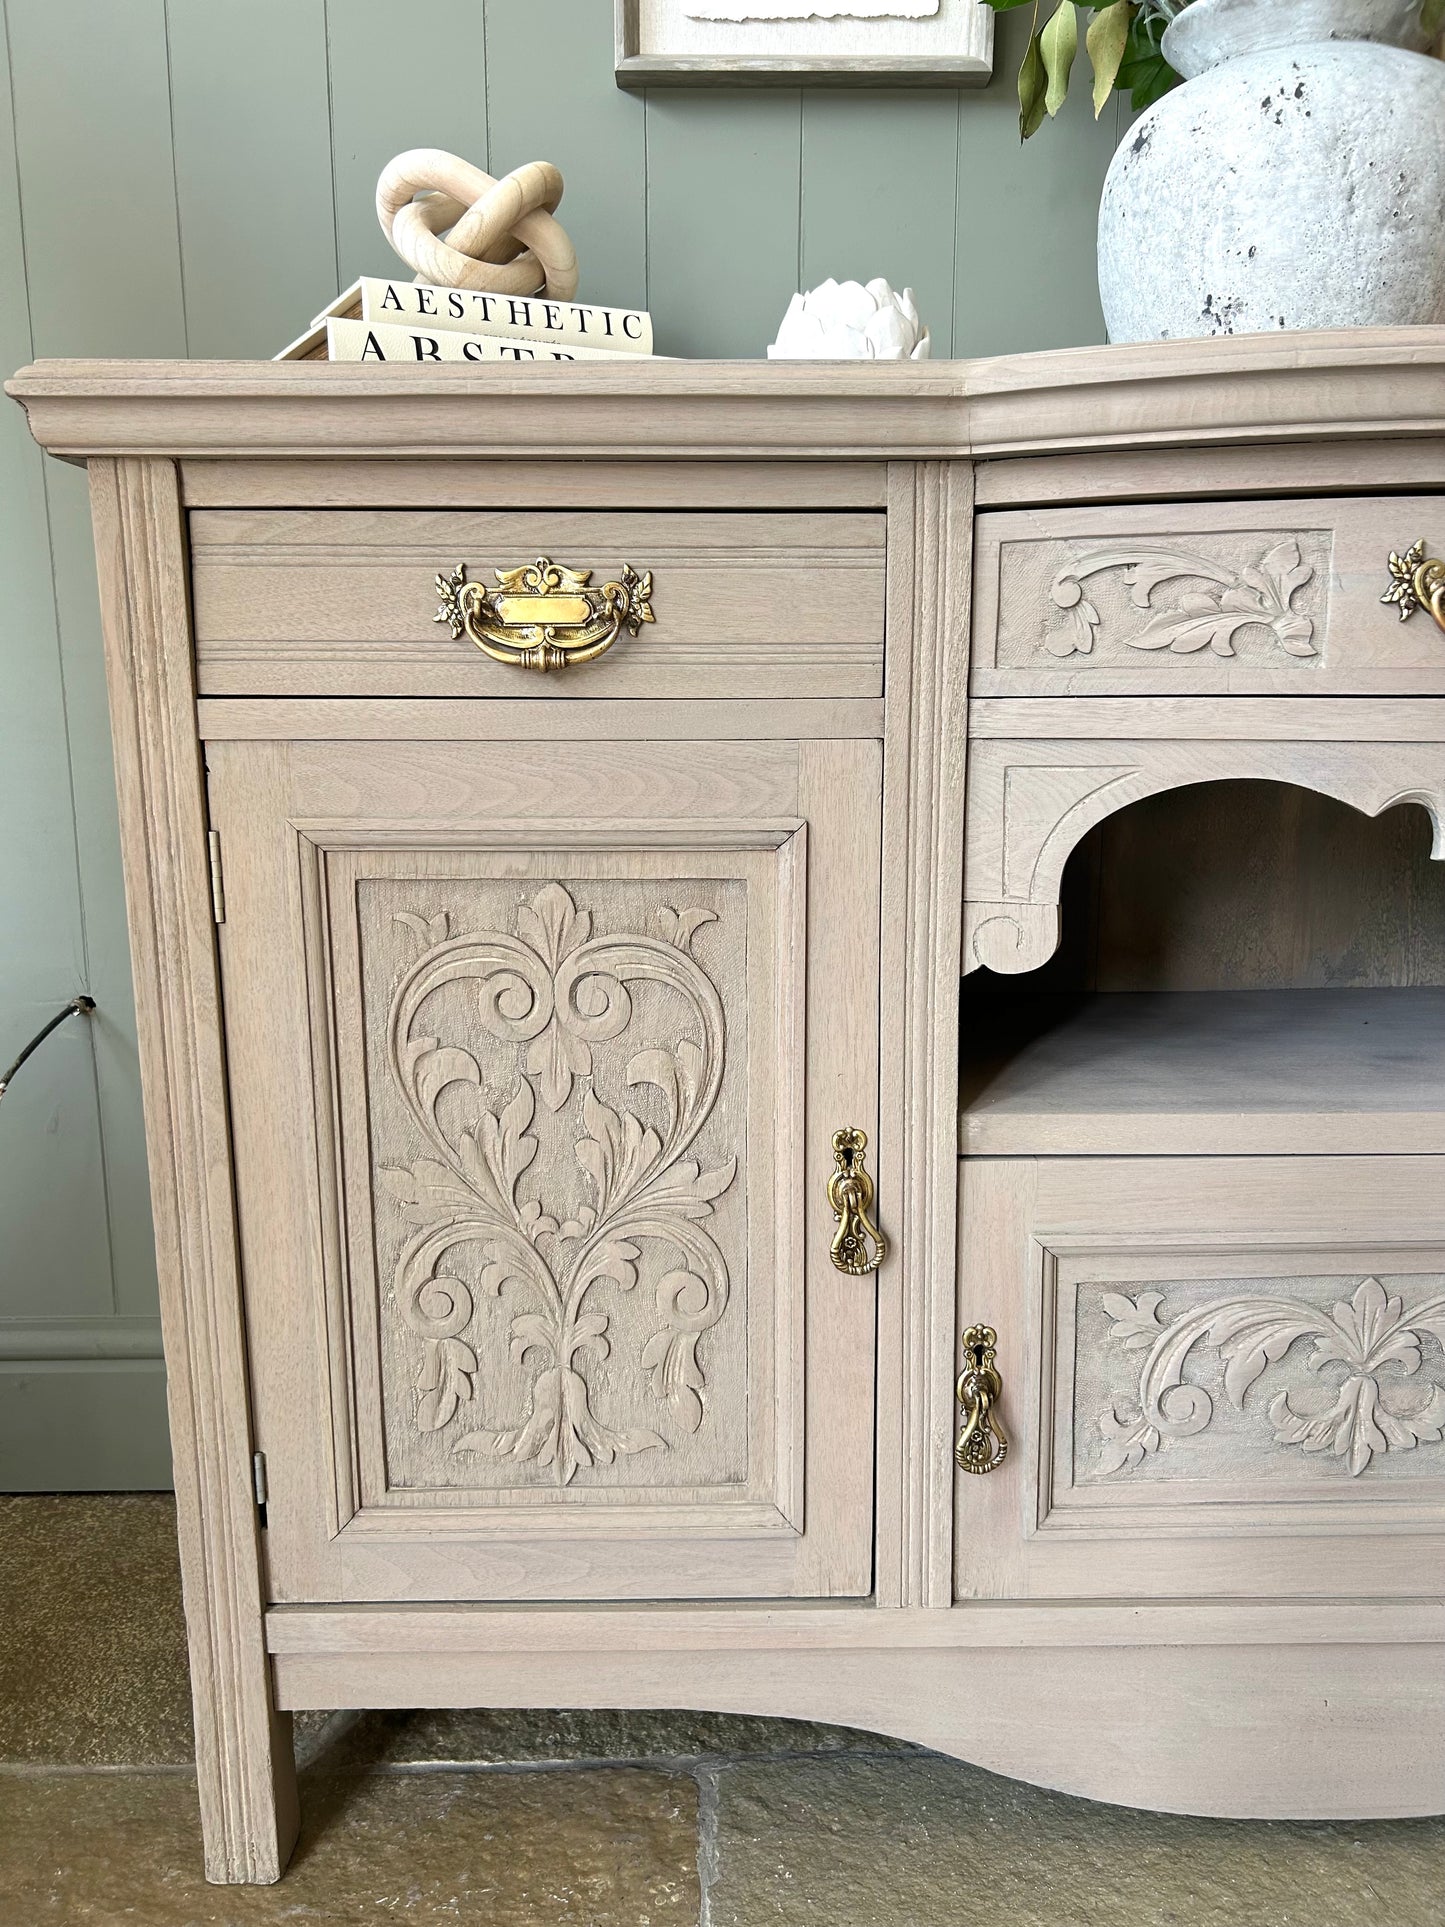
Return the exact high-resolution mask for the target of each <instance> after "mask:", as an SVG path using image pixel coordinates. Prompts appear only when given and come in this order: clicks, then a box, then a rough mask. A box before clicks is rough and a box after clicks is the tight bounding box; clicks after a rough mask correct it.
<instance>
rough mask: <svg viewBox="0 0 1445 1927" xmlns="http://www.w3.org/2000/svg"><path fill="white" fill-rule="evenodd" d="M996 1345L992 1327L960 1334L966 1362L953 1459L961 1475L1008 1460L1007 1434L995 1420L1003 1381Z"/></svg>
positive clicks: (961, 1378)
mask: <svg viewBox="0 0 1445 1927" xmlns="http://www.w3.org/2000/svg"><path fill="white" fill-rule="evenodd" d="M997 1346H998V1333H997V1332H996V1331H995V1330H994V1328H993V1326H992V1325H970V1326H969V1328H968V1330H967V1331H966V1332H965V1333H964V1334H963V1351H964V1358H965V1360H966V1361H967V1362H966V1363H965V1365H964V1368H963V1371H962V1373H961V1374H960V1375H959V1380H958V1403H959V1406H960V1408H961V1409H962V1412H963V1430H962V1431H961V1432H960V1433H959V1435H958V1444H957V1446H956V1447H955V1448H954V1454H953V1456H954V1457H955V1458H956V1459H957V1460H958V1463H959V1465H960V1467H961V1468H962V1469H963V1470H964V1471H965V1472H997V1470H998V1468H999V1467H1000V1466H1001V1465H1002V1464H1003V1462H1004V1460H1005V1459H1006V1458H1007V1457H1008V1434H1007V1433H1006V1432H1005V1431H1004V1429H1003V1427H1002V1425H1000V1423H999V1418H998V1402H999V1400H1000V1399H1001V1398H1002V1397H1003V1380H1002V1379H1001V1378H1000V1377H999V1370H998V1358H997Z"/></svg>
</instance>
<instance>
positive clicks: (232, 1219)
mask: <svg viewBox="0 0 1445 1927" xmlns="http://www.w3.org/2000/svg"><path fill="white" fill-rule="evenodd" d="M90 496H91V509H92V513H93V516H94V521H95V540H96V560H97V567H98V570H99V576H100V597H101V627H102V629H103V632H104V635H105V657H106V675H107V679H108V681H109V685H110V709H111V728H112V735H113V740H114V744H115V775H116V793H117V798H118V801H119V805H120V833H121V852H122V855H123V857H124V860H125V882H126V911H127V916H128V920H129V924H130V941H131V960H132V964H133V967H134V978H135V990H136V1028H137V1038H138V1043H139V1051H140V1068H141V1081H142V1085H143V1087H144V1093H145V1117H146V1148H147V1151H148V1153H149V1159H150V1176H151V1210H152V1217H153V1220H154V1224H155V1233H156V1270H157V1274H158V1276H159V1280H160V1304H161V1330H162V1336H163V1339H164V1343H165V1354H166V1398H167V1402H168V1404H169V1407H170V1419H171V1448H172V1449H171V1456H172V1463H173V1466H174V1470H175V1481H176V1524H177V1529H178V1532H179V1536H180V1554H181V1586H182V1590H183V1592H184V1594H185V1605H186V1631H187V1638H188V1641H189V1649H190V1662H191V1696H192V1700H193V1704H194V1708H195V1724H196V1782H197V1788H198V1791H199V1794H200V1801H201V1827H202V1831H203V1832H204V1835H205V1844H206V1877H207V1879H209V1880H214V1881H218V1882H242V1881H253V1882H258V1883H262V1882H269V1881H272V1880H279V1879H280V1878H281V1874H282V1871H283V1869H284V1868H285V1865H286V1862H287V1860H288V1859H289V1857H290V1854H291V1849H292V1847H293V1846H294V1845H295V1844H296V1824H297V1809H296V1762H295V1758H294V1755H293V1753H292V1748H291V1719H290V1715H289V1714H280V1713H278V1712H277V1711H276V1709H275V1706H274V1703H273V1699H272V1692H271V1662H270V1659H269V1657H268V1655H267V1653H266V1644H265V1627H264V1621H263V1611H264V1603H263V1602H264V1598H265V1587H264V1583H263V1579H262V1559H261V1542H260V1536H259V1522H258V1519H257V1516H256V1505H255V1496H254V1490H253V1485H252V1450H253V1440H252V1437H251V1420H250V1400H249V1394H248V1387H247V1373H246V1338H245V1330H244V1326H243V1320H242V1309H241V1307H242V1293H241V1269H240V1256H239V1252H238V1249H237V1236H236V1208H235V1198H234V1195H233V1193H232V1187H231V1140H230V1121H229V1113H228V1108H227V1094H226V1063H225V1046H224V1037H223V1024H222V1018H221V985H220V972H219V962H218V958H217V953H216V924H215V904H214V902H213V899H212V896H211V884H210V879H209V863H210V858H209V853H208V844H207V825H208V822H209V815H208V806H207V799H206V788H205V772H204V768H203V764H202V758H201V752H200V749H199V746H198V745H197V742H196V736H195V716H196V685H195V665H194V660H193V653H192V647H191V632H190V609H189V602H188V598H187V590H186V568H187V564H186V552H185V529H184V516H183V513H182V509H181V500H180V489H179V483H178V480H177V476H176V470H175V465H174V463H172V462H169V461H161V460H152V459H136V460H132V459H130V458H126V459H123V460H120V461H97V462H95V463H92V465H91V469H90Z"/></svg>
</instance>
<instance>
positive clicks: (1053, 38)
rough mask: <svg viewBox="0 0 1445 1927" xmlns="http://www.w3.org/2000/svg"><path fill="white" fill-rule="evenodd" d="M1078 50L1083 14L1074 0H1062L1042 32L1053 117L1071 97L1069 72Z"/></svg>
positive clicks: (1047, 96) (1049, 111) (1046, 95)
mask: <svg viewBox="0 0 1445 1927" xmlns="http://www.w3.org/2000/svg"><path fill="white" fill-rule="evenodd" d="M1078 51H1079V16H1078V14H1077V13H1076V12H1075V11H1074V0H1059V5H1058V7H1057V9H1056V11H1055V12H1054V15H1053V17H1052V19H1051V20H1050V21H1049V24H1048V25H1047V26H1046V27H1045V28H1044V30H1043V32H1042V33H1041V34H1040V35H1039V52H1040V53H1041V54H1042V56H1043V62H1044V72H1045V74H1046V75H1047V76H1048V86H1047V88H1046V89H1045V92H1044V109H1045V111H1046V112H1047V114H1048V116H1049V118H1050V119H1051V120H1052V118H1053V117H1054V115H1055V114H1057V113H1058V111H1059V109H1060V108H1061V107H1062V106H1063V104H1064V102H1065V100H1066V99H1067V98H1068V93H1069V75H1070V74H1071V73H1072V72H1073V69H1074V57H1075V55H1076V54H1077V53H1078Z"/></svg>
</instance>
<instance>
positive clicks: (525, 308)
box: [278, 274, 652, 359]
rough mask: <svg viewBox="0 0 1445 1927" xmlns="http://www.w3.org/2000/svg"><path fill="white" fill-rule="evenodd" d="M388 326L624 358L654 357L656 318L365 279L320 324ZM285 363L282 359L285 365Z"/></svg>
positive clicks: (630, 311) (539, 298)
mask: <svg viewBox="0 0 1445 1927" xmlns="http://www.w3.org/2000/svg"><path fill="white" fill-rule="evenodd" d="M326 321H386V322H395V323H398V324H400V325H402V326H407V327H409V326H412V325H413V324H417V325H421V326H425V327H427V328H447V329H450V330H453V331H455V332H456V333H458V334H468V335H505V336H507V338H508V339H509V340H522V341H546V342H556V343H559V344H562V345H564V346H565V345H566V344H567V343H568V342H573V341H575V342H578V343H579V344H580V345H581V346H582V347H584V348H610V349H612V350H613V351H614V352H615V353H617V354H623V355H650V354H651V353H652V316H651V315H650V314H646V313H644V312H643V311H642V310H641V309H639V308H600V307H597V306H596V305H595V304H593V303H591V302H587V301H551V300H549V299H548V298H547V297H546V296H545V295H539V294H531V295H520V294H517V295H513V294H491V293H483V292H482V291H480V290H479V289H475V288H439V287H435V286H433V285H432V284H431V283H429V282H423V281H388V280H384V279H383V278H382V277H381V276H379V275H374V274H364V275H362V277H361V279H360V280H359V281H353V282H352V284H351V286H350V287H349V288H343V290H342V291H341V293H340V294H339V295H337V297H336V299H335V300H334V301H332V302H329V303H328V304H327V306H326V307H324V308H323V309H322V310H321V313H320V314H319V315H317V316H316V317H315V319H314V321H313V322H312V326H313V328H319V327H320V326H321V325H322V323H323V322H326ZM278 359H279V357H278Z"/></svg>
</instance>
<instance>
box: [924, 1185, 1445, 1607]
mask: <svg viewBox="0 0 1445 1927" xmlns="http://www.w3.org/2000/svg"><path fill="white" fill-rule="evenodd" d="M960 1171H961V1190H960V1211H961V1227H960V1244H959V1304H958V1317H959V1326H960V1331H963V1330H965V1329H966V1328H967V1327H969V1326H971V1325H973V1324H975V1323H977V1322H981V1323H985V1324H987V1325H988V1326H990V1327H992V1328H994V1330H995V1331H996V1332H997V1337H998V1348H997V1356H998V1368H999V1371H1000V1374H1001V1377H1002V1383H1003V1393H1002V1397H1001V1399H1000V1400H999V1404H998V1410H999V1413H1000V1417H1001V1422H1002V1423H1003V1425H1004V1428H1005V1430H1006V1432H1007V1434H1008V1437H1009V1442H1010V1446H1009V1451H1008V1455H1007V1457H1006V1458H1005V1460H1004V1462H1003V1464H1002V1465H1001V1466H999V1467H998V1468H997V1470H995V1471H993V1472H991V1473H989V1474H988V1475H987V1476H984V1477H965V1476H962V1475H960V1477H959V1479H958V1481H957V1529H956V1535H955V1545H956V1558H955V1568H956V1573H955V1590H956V1593H957V1595H958V1597H960V1598H978V1597H1033V1598H1044V1597H1052V1598H1058V1597H1069V1598H1108V1597H1112V1598H1118V1597H1120V1596H1124V1597H1132V1598H1161V1597H1165V1596H1168V1597H1173V1598H1181V1597H1189V1596H1196V1597H1215V1598H1218V1597H1235V1598H1240V1597H1248V1598H1267V1597H1270V1596H1276V1597H1278V1596H1287V1597H1310V1596H1313V1597H1316V1598H1318V1597H1322V1596H1330V1597H1337V1598H1345V1597H1351V1596H1353V1597H1368V1596H1372V1595H1373V1596H1377V1597H1378V1596H1380V1595H1393V1596H1397V1597H1402V1598H1403V1597H1407V1596H1419V1595H1421V1594H1435V1593H1438V1592H1439V1590H1440V1574H1441V1571H1442V1562H1445V1442H1442V1440H1445V1205H1442V1200H1445V1159H1441V1158H1437V1157H1283V1158H1274V1157H1214V1158H1188V1157H1179V1158H1170V1157H1159V1158H1067V1157H1064V1158H1039V1159H1030V1158H971V1159H967V1160H965V1161H964V1163H963V1164H962V1165H961V1167H960Z"/></svg>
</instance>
